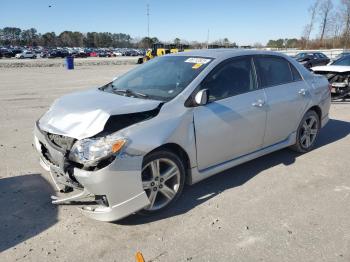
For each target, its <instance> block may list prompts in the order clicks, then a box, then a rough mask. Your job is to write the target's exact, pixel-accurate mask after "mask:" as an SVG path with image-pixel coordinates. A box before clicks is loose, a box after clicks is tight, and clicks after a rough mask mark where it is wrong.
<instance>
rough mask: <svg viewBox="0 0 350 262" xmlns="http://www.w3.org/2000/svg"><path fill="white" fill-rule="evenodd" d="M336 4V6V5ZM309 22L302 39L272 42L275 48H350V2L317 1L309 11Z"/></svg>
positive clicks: (347, 0) (349, 0) (270, 44)
mask: <svg viewBox="0 0 350 262" xmlns="http://www.w3.org/2000/svg"><path fill="white" fill-rule="evenodd" d="M335 3H336V4H335ZM308 13H309V21H308V23H307V24H306V25H305V27H304V30H303V32H302V35H301V37H300V39H278V40H270V41H269V42H268V43H267V46H268V47H273V48H300V49H320V48H325V49H329V48H349V47H350V0H341V1H340V3H339V2H338V1H334V0H315V1H314V2H313V3H312V4H311V5H310V7H309V9H308Z"/></svg>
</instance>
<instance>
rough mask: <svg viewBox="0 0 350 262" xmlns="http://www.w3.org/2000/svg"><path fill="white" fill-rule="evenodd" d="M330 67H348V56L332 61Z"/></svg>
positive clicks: (349, 56)
mask: <svg viewBox="0 0 350 262" xmlns="http://www.w3.org/2000/svg"><path fill="white" fill-rule="evenodd" d="M332 65H339V66H350V55H347V56H343V57H342V58H339V59H338V60H336V61H334V62H333V63H332Z"/></svg>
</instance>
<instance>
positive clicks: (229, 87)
mask: <svg viewBox="0 0 350 262" xmlns="http://www.w3.org/2000/svg"><path fill="white" fill-rule="evenodd" d="M201 89H208V90H209V102H212V101H216V100H220V99H224V98H227V97H231V96H235V95H239V94H243V93H247V92H250V91H253V90H256V89H257V85H256V81H255V73H254V70H253V66H252V58H251V57H249V56H247V57H242V58H234V59H230V60H229V61H227V62H224V63H223V64H220V65H218V66H217V67H216V68H215V69H214V70H213V71H212V72H211V73H210V74H209V75H208V77H207V78H206V79H205V80H204V82H203V83H202V84H201Z"/></svg>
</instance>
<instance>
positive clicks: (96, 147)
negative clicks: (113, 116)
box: [69, 135, 127, 166]
mask: <svg viewBox="0 0 350 262" xmlns="http://www.w3.org/2000/svg"><path fill="white" fill-rule="evenodd" d="M126 142H127V140H126V139H125V138H120V137H115V136H113V135H110V136H106V137H99V138H86V139H82V140H79V141H77V142H76V143H75V144H74V145H73V147H72V149H71V151H70V154H69V159H70V160H72V161H75V162H78V163H80V164H83V165H86V166H95V165H97V163H98V162H99V161H101V160H103V159H106V158H109V157H111V156H113V155H115V154H117V153H119V152H120V151H121V150H122V148H123V147H124V146H125V144H126Z"/></svg>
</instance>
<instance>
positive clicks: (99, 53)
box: [97, 51, 110, 57]
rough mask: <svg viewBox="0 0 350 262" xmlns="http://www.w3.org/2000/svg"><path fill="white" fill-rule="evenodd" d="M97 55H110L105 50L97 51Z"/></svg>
mask: <svg viewBox="0 0 350 262" xmlns="http://www.w3.org/2000/svg"><path fill="white" fill-rule="evenodd" d="M97 56H98V57H109V56H110V55H109V53H108V52H106V51H99V52H97Z"/></svg>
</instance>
